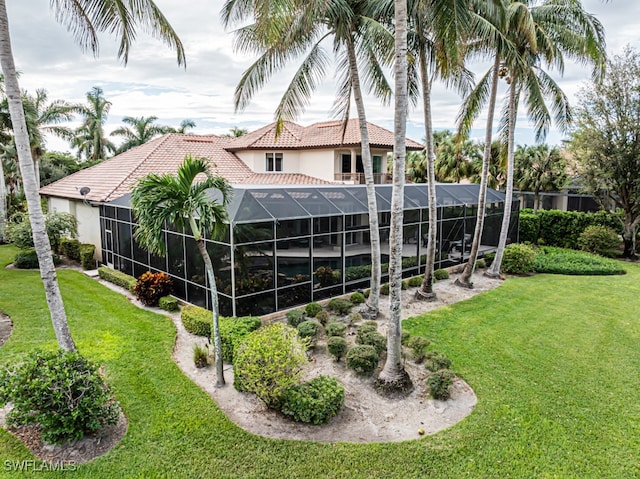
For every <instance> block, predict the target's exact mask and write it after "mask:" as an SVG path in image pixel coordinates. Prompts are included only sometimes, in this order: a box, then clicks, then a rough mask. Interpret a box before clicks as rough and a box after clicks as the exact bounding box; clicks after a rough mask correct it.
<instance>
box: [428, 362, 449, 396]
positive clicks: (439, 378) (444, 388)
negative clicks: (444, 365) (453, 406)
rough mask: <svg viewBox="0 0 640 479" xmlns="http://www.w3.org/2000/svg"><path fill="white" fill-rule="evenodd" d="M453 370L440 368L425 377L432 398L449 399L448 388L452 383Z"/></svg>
mask: <svg viewBox="0 0 640 479" xmlns="http://www.w3.org/2000/svg"><path fill="white" fill-rule="evenodd" d="M455 377H456V376H455V374H454V373H453V371H450V370H448V369H440V370H438V371H436V372H434V373H432V374H431V375H429V377H428V378H427V385H428V386H429V392H430V393H431V396H432V397H433V398H434V399H440V400H445V399H449V388H450V387H451V385H452V384H453V379H454V378H455Z"/></svg>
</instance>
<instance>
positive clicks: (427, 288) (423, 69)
mask: <svg viewBox="0 0 640 479" xmlns="http://www.w3.org/2000/svg"><path fill="white" fill-rule="evenodd" d="M420 80H421V82H422V103H423V110H424V130H425V143H426V145H425V146H426V148H425V157H426V159H427V184H428V186H427V188H428V192H429V230H428V233H427V261H426V264H425V267H424V279H423V280H422V285H421V286H420V288H418V290H417V291H416V296H415V297H416V299H417V300H424V301H435V300H436V299H437V297H436V293H435V292H434V291H433V270H434V268H435V263H436V231H437V225H438V216H437V215H438V210H437V207H436V172H435V162H436V155H435V151H434V148H433V125H432V119H431V79H430V78H429V72H428V71H427V56H426V53H425V51H424V49H423V48H421V49H420Z"/></svg>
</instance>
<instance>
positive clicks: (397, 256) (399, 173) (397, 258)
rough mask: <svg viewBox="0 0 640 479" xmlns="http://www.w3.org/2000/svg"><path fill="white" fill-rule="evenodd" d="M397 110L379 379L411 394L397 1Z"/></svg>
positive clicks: (403, 63) (403, 50) (401, 2)
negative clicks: (405, 339)
mask: <svg viewBox="0 0 640 479" xmlns="http://www.w3.org/2000/svg"><path fill="white" fill-rule="evenodd" d="M394 19H395V22H394V23H395V65H394V74H395V110H394V142H393V189H392V191H393V192H392V196H391V235H390V239H389V283H390V287H389V295H390V298H389V328H388V332H387V360H386V361H385V363H384V367H383V368H382V371H380V374H379V375H378V378H377V380H376V382H377V385H378V387H379V388H380V389H381V390H383V391H407V390H410V389H411V388H412V387H413V385H412V383H411V378H410V377H409V374H407V372H406V371H405V369H404V366H403V360H402V345H401V332H402V328H401V323H400V321H401V317H402V290H401V283H402V243H403V242H402V220H403V208H404V173H405V171H404V170H405V155H406V147H405V143H406V130H407V107H408V103H409V102H408V92H407V2H406V0H395V3H394Z"/></svg>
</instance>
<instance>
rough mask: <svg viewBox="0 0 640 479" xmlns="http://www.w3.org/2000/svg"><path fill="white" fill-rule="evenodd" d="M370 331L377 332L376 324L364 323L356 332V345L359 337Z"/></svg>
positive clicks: (371, 322) (373, 322) (372, 322)
mask: <svg viewBox="0 0 640 479" xmlns="http://www.w3.org/2000/svg"><path fill="white" fill-rule="evenodd" d="M372 331H378V323H376V322H375V321H365V322H364V323H362V324H361V325H360V326H358V329H357V330H356V342H357V343H358V342H359V341H360V340H359V339H358V338H359V337H360V336H363V335H365V334H367V333H370V332H372Z"/></svg>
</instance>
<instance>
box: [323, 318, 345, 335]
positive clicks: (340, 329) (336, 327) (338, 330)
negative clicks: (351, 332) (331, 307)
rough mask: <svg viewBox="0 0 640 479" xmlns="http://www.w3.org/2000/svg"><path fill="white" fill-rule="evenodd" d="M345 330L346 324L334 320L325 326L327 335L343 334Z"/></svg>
mask: <svg viewBox="0 0 640 479" xmlns="http://www.w3.org/2000/svg"><path fill="white" fill-rule="evenodd" d="M346 331H347V325H346V324H344V323H340V322H338V321H334V322H332V323H329V325H328V326H327V336H344V335H345V333H346Z"/></svg>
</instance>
